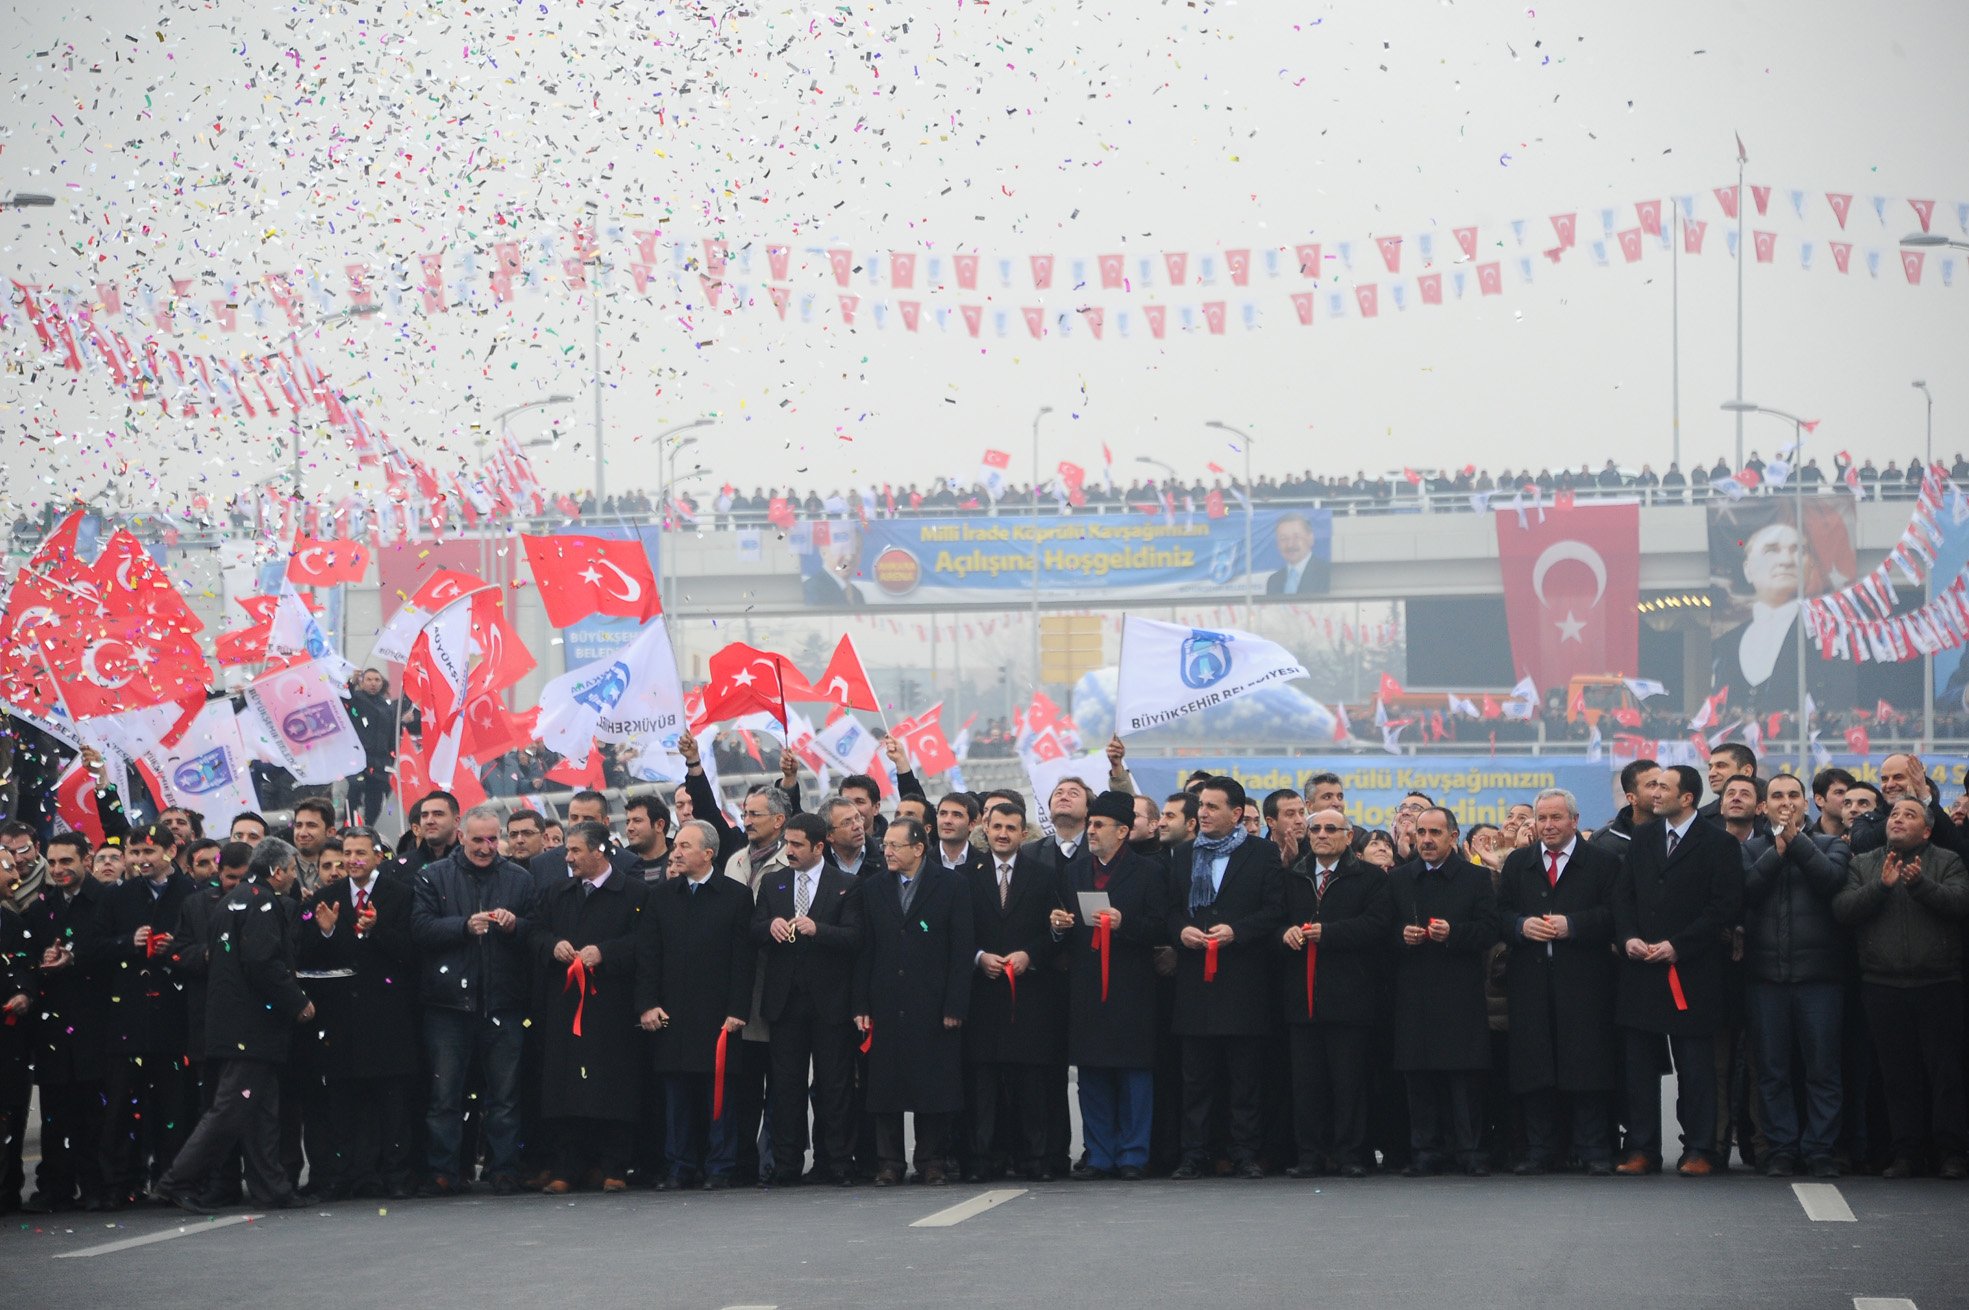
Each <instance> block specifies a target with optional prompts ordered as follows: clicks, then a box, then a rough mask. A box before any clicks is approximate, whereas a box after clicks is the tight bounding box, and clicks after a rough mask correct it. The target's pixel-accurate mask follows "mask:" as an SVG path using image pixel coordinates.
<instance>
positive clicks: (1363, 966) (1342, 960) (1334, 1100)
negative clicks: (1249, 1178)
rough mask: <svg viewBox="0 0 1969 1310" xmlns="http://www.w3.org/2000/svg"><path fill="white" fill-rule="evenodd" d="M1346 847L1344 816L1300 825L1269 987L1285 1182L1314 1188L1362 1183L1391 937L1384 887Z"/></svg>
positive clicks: (1328, 814) (1318, 815)
mask: <svg viewBox="0 0 1969 1310" xmlns="http://www.w3.org/2000/svg"><path fill="white" fill-rule="evenodd" d="M1352 847H1353V827H1352V825H1350V824H1349V823H1348V822H1347V818H1346V816H1345V815H1343V814H1342V813H1340V811H1338V810H1335V809H1322V810H1317V811H1315V812H1314V813H1313V814H1312V815H1311V816H1310V817H1308V818H1307V820H1306V853H1305V854H1304V855H1303V856H1301V857H1300V859H1299V860H1298V861H1297V862H1296V863H1294V864H1293V866H1292V868H1291V869H1290V870H1288V871H1287V873H1286V877H1285V927H1284V928H1282V929H1280V930H1279V944H1280V945H1282V946H1283V947H1284V948H1285V950H1286V952H1287V955H1286V964H1285V967H1284V968H1283V969H1281V970H1280V971H1279V977H1280V981H1281V982H1282V984H1283V986H1284V988H1285V991H1284V996H1285V1021H1286V1030H1287V1033H1288V1036H1289V1043H1290V1048H1291V1056H1292V1123H1293V1134H1294V1139H1295V1145H1296V1147H1297V1152H1298V1163H1297V1164H1295V1165H1293V1166H1292V1167H1291V1168H1288V1169H1287V1170H1286V1171H1285V1173H1286V1176H1287V1177H1288V1178H1316V1177H1318V1176H1319V1175H1320V1174H1322V1173H1324V1172H1326V1171H1327V1170H1328V1169H1329V1168H1330V1169H1332V1170H1333V1171H1334V1172H1336V1173H1339V1174H1341V1175H1343V1176H1345V1177H1348V1178H1365V1177H1366V1176H1367V1166H1368V1164H1369V1160H1370V1157H1369V1156H1368V1153H1367V1109H1368V1086H1369V1066H1368V1053H1369V1047H1370V1043H1371V1040H1372V1038H1373V1034H1374V1019H1375V1009H1376V997H1375V993H1376V990H1377V986H1378V984H1377V979H1376V970H1375V961H1376V959H1377V957H1379V956H1380V955H1381V954H1382V953H1383V952H1385V951H1386V950H1387V945H1388V936H1389V934H1390V933H1392V932H1393V931H1394V927H1395V906H1394V901H1393V900H1392V899H1390V897H1389V891H1388V879H1387V877H1386V876H1385V875H1384V874H1383V873H1382V872H1381V871H1380V870H1379V869H1376V868H1374V867H1373V866H1372V865H1369V864H1366V863H1364V862H1362V861H1361V860H1359V859H1357V858H1356V857H1355V856H1354V853H1353V849H1352ZM1302 961H1303V963H1301V962H1302Z"/></svg>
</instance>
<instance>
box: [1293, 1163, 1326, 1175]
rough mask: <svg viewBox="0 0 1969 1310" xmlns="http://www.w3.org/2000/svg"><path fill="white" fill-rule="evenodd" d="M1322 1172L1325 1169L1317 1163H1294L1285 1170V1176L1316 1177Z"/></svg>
mask: <svg viewBox="0 0 1969 1310" xmlns="http://www.w3.org/2000/svg"><path fill="white" fill-rule="evenodd" d="M1323 1172H1325V1171H1324V1170H1322V1169H1321V1168H1320V1167H1319V1166H1318V1165H1314V1164H1295V1165H1293V1166H1292V1167H1291V1168H1290V1169H1287V1170H1286V1171H1285V1176H1286V1177H1287V1178H1317V1177H1319V1176H1320V1174H1321V1173H1323Z"/></svg>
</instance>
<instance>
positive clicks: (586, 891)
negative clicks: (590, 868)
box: [581, 878, 595, 897]
mask: <svg viewBox="0 0 1969 1310" xmlns="http://www.w3.org/2000/svg"><path fill="white" fill-rule="evenodd" d="M581 894H582V895H583V896H584V897H586V896H593V895H594V894H595V884H594V883H592V882H589V881H588V880H587V879H586V878H583V879H582V880H581Z"/></svg>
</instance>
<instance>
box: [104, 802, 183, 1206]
mask: <svg viewBox="0 0 1969 1310" xmlns="http://www.w3.org/2000/svg"><path fill="white" fill-rule="evenodd" d="M177 845H178V841H177V837H176V836H175V835H174V834H173V833H172V832H171V830H170V829H169V828H166V827H164V826H163V825H162V824H157V825H155V826H152V827H148V828H143V829H139V830H138V831H137V832H135V833H133V834H131V836H130V839H129V845H128V848H127V855H128V858H129V862H130V873H129V876H128V880H127V881H125V882H121V883H118V884H117V885H116V886H114V887H111V888H108V889H107V891H108V895H106V896H104V897H103V927H104V934H105V936H106V937H107V938H108V941H109V945H110V948H111V952H112V954H111V956H110V960H109V973H108V995H107V999H108V1002H109V1064H108V1069H107V1074H108V1081H107V1083H106V1085H105V1089H104V1097H103V1100H104V1106H105V1111H104V1119H103V1133H102V1147H101V1154H102V1170H103V1177H104V1181H105V1182H106V1183H107V1184H108V1186H109V1189H110V1195H111V1197H112V1198H114V1199H115V1200H116V1201H117V1202H118V1203H119V1204H128V1203H129V1202H132V1201H134V1200H136V1199H137V1198H139V1197H141V1196H142V1195H143V1194H144V1193H145V1192H148V1191H149V1190H150V1189H151V1188H152V1187H154V1186H156V1184H157V1180H158V1179H159V1178H162V1177H163V1176H164V1171H165V1170H166V1169H169V1168H170V1167H171V1160H172V1157H174V1156H176V1155H177V1153H178V1148H179V1147H180V1146H182V1145H183V1144H184V1140H185V1138H186V1137H187V1136H189V1135H190V1133H191V1119H192V1113H191V1111H192V1103H193V1099H194V1097H193V1092H192V1083H191V1079H190V1076H189V1074H188V1072H187V1068H186V1054H187V1052H188V1050H189V1043H190V1034H189V1031H188V1024H189V1016H188V1014H187V1012H186V1005H185V989H184V985H183V980H182V979H181V978H180V977H179V976H178V969H177V965H176V963H175V962H174V961H173V960H172V958H171V951H170V948H171V931H172V929H174V928H176V927H177V926H178V919H179V917H180V915H181V914H182V913H183V907H184V904H185V902H186V901H188V900H190V899H191V896H192V894H193V892H194V891H196V887H195V886H194V884H193V883H192V880H191V879H190V878H189V877H187V876H185V875H184V874H182V873H179V872H178V871H177V866H176V864H175V863H174V860H173V857H174V855H175V853H176V850H177Z"/></svg>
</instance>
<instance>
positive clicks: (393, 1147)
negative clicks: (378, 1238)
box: [326, 1078, 415, 1194]
mask: <svg viewBox="0 0 1969 1310" xmlns="http://www.w3.org/2000/svg"><path fill="white" fill-rule="evenodd" d="M327 1102H328V1104H327V1115H326V1118H327V1121H328V1123H329V1125H330V1138H331V1140H332V1142H333V1150H334V1153H335V1156H336V1168H335V1171H334V1172H335V1182H336V1185H337V1187H338V1188H339V1190H341V1191H342V1192H344V1193H348V1194H354V1193H357V1192H370V1193H373V1192H388V1191H398V1192H401V1191H404V1190H405V1189H407V1188H408V1187H409V1186H410V1181H411V1175H412V1173H413V1172H414V1168H415V1166H414V1163H413V1162H414V1159H415V1157H414V1156H413V1155H412V1154H411V1151H412V1132H413V1125H412V1123H411V1111H410V1080H409V1079H407V1078H333V1079H330V1080H329V1082H328V1094H327Z"/></svg>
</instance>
